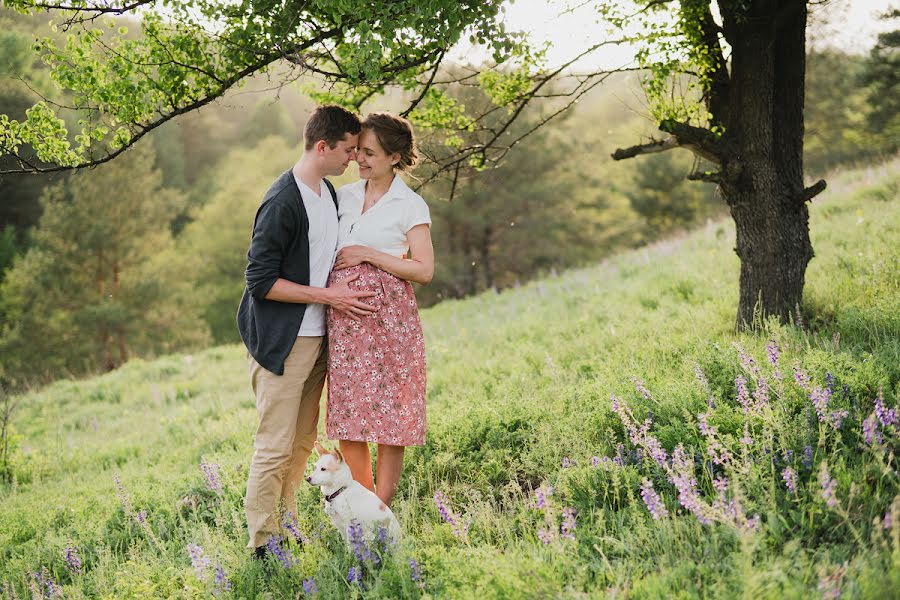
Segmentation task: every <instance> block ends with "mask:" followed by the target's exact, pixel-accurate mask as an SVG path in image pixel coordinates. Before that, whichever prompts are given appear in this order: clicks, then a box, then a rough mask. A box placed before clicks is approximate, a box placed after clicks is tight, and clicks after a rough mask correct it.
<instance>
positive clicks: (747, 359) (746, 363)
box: [735, 344, 759, 377]
mask: <svg viewBox="0 0 900 600" xmlns="http://www.w3.org/2000/svg"><path fill="white" fill-rule="evenodd" d="M735 347H737V350H738V358H739V359H740V361H741V366H742V367H744V370H745V371H747V372H748V373H751V374H753V376H754V377H759V367H757V366H756V362H755V361H754V360H753V357H752V356H750V355H749V354H747V353H745V352H744V347H743V346H741V345H739V344H735Z"/></svg>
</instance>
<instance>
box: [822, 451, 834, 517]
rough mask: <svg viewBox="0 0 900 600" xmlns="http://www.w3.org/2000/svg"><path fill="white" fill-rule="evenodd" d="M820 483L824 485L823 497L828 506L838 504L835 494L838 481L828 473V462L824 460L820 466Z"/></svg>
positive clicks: (831, 506) (832, 506)
mask: <svg viewBox="0 0 900 600" xmlns="http://www.w3.org/2000/svg"><path fill="white" fill-rule="evenodd" d="M819 483H820V484H821V485H822V499H823V500H825V504H826V505H827V506H828V508H834V507H835V506H837V503H838V502H837V496H836V495H835V487H836V486H837V482H836V481H835V480H834V479H832V478H831V476H830V475H829V474H828V463H826V462H825V461H822V465H821V466H820V467H819Z"/></svg>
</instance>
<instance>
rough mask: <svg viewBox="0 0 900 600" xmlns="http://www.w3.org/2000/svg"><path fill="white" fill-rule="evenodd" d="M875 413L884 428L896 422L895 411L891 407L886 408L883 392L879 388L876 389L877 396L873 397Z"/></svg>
mask: <svg viewBox="0 0 900 600" xmlns="http://www.w3.org/2000/svg"><path fill="white" fill-rule="evenodd" d="M875 414H876V415H877V416H878V420H879V421H880V422H881V426H882V428H884V429H887V428H888V427H891V426H893V425H894V424H895V423H897V413H896V411H895V410H894V409H893V408H891V409H888V408H887V407H886V406H885V405H884V393H883V392H882V391H881V390H880V389H879V390H878V396H876V397H875Z"/></svg>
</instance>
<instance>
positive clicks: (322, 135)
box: [303, 104, 360, 150]
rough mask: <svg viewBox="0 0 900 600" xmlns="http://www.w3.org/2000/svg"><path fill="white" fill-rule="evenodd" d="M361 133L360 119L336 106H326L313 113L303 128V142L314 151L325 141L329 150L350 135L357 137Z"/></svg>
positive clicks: (308, 148)
mask: <svg viewBox="0 0 900 600" xmlns="http://www.w3.org/2000/svg"><path fill="white" fill-rule="evenodd" d="M359 131H360V123H359V117H358V116H356V115H355V114H353V113H352V112H350V111H349V110H347V109H346V108H344V107H343V106H337V105H335V104H326V105H325V106H320V107H318V108H316V110H314V111H313V113H312V114H311V115H310V116H309V120H308V121H307V122H306V127H304V128H303V140H304V141H305V143H306V145H305V148H306V149H307V150H312V148H313V146H315V145H316V142H318V141H319V140H325V143H327V144H328V147H329V148H334V147H335V146H337V143H338V142H339V141H341V140H342V139H344V136H345V135H347V134H348V133H349V134H350V135H357V134H358V133H359Z"/></svg>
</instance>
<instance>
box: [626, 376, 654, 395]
mask: <svg viewBox="0 0 900 600" xmlns="http://www.w3.org/2000/svg"><path fill="white" fill-rule="evenodd" d="M631 383H633V384H634V388H635V389H636V390H637V391H638V393H639V394H640V395H641V396H643V397H644V398H646V399H647V400H652V399H653V396H651V395H650V391H649V390H648V389H647V388H646V387H644V383H643V382H642V381H641V380H640V379H638V378H636V377H632V378H631Z"/></svg>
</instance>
